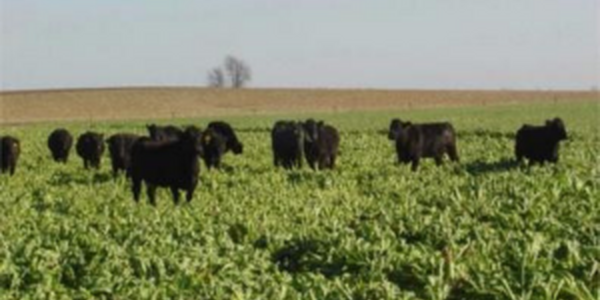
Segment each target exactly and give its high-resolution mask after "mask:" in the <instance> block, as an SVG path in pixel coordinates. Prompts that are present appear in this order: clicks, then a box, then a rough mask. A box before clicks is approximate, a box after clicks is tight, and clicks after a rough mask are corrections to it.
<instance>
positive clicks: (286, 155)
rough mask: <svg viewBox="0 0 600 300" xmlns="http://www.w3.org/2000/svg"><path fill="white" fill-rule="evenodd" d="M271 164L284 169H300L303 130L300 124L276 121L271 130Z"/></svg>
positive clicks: (302, 151)
mask: <svg viewBox="0 0 600 300" xmlns="http://www.w3.org/2000/svg"><path fill="white" fill-rule="evenodd" d="M271 147H272V150H273V164H274V165H275V167H279V166H281V167H283V168H285V169H292V168H294V167H296V168H302V160H303V159H304V157H303V156H304V128H302V123H299V122H294V121H278V122H276V123H275V125H274V126H273V129H272V130H271Z"/></svg>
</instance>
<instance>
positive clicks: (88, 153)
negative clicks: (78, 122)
mask: <svg viewBox="0 0 600 300" xmlns="http://www.w3.org/2000/svg"><path fill="white" fill-rule="evenodd" d="M75 148H76V150H77V155H79V157H81V158H82V159H83V167H84V168H86V169H88V168H90V167H92V168H96V169H100V162H101V160H102V154H104V135H103V134H100V133H96V132H91V131H88V132H86V133H84V134H82V135H80V136H79V138H78V139H77V144H76V145H75Z"/></svg>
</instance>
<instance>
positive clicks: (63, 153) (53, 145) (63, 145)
mask: <svg viewBox="0 0 600 300" xmlns="http://www.w3.org/2000/svg"><path fill="white" fill-rule="evenodd" d="M72 146H73V136H72V135H71V133H69V131H67V130H66V129H64V128H59V129H56V130H54V131H52V133H51V134H50V136H48V148H50V152H52V158H53V159H54V161H56V162H62V163H66V162H67V160H68V159H69V152H70V151H71V147H72Z"/></svg>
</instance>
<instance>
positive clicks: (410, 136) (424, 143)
mask: <svg viewBox="0 0 600 300" xmlns="http://www.w3.org/2000/svg"><path fill="white" fill-rule="evenodd" d="M388 138H389V139H390V140H394V141H395V142H396V154H397V156H398V162H399V163H412V165H411V169H412V170H413V171H416V170H417V168H418V167H419V161H420V159H421V158H426V157H430V158H433V159H434V160H435V163H436V165H438V166H439V165H441V164H442V162H443V157H444V154H448V156H449V157H450V160H452V161H458V160H459V157H458V151H457V148H456V133H455V131H454V127H453V126H452V124H450V123H448V122H444V123H424V124H412V123H410V122H402V121H401V120H400V119H393V120H392V122H391V124H390V129H389V133H388Z"/></svg>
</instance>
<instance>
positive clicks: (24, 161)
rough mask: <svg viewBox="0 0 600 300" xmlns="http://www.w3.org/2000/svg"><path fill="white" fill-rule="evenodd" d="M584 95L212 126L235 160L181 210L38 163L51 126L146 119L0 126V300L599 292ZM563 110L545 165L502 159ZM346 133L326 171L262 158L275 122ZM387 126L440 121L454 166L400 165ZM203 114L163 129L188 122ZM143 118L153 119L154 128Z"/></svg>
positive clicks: (596, 208) (73, 163) (112, 128)
mask: <svg viewBox="0 0 600 300" xmlns="http://www.w3.org/2000/svg"><path fill="white" fill-rule="evenodd" d="M598 113H599V107H598V103H597V102H581V103H551V104H550V103H546V104H544V103H537V104H523V105H507V106H489V107H463V108H446V109H444V108H436V109H422V110H412V111H389V112H345V113H338V114H311V115H309V114H296V115H287V116H285V115H278V116H275V115H273V116H268V117H232V118H225V120H227V121H229V122H231V124H232V125H233V126H234V127H235V128H236V129H238V131H239V133H238V137H239V138H240V139H241V141H242V142H243V143H244V146H245V147H244V154H242V155H240V156H233V155H231V154H228V155H227V156H225V158H224V164H225V165H226V166H225V167H224V169H223V170H221V171H211V172H207V171H206V169H205V168H204V167H203V169H202V170H201V180H200V184H199V187H198V189H197V190H196V194H195V197H194V199H193V201H192V202H191V203H190V204H183V205H180V206H178V207H175V206H174V205H173V203H172V201H171V197H170V193H169V192H168V191H167V190H162V189H161V190H159V191H158V194H157V195H158V198H157V202H158V205H157V207H152V206H150V205H149V204H148V203H147V198H146V196H145V194H144V195H143V197H142V201H141V202H140V203H138V204H136V203H135V202H134V201H133V197H132V194H131V191H130V186H129V183H128V182H127V180H126V179H125V178H124V177H123V176H121V177H118V178H113V177H112V174H111V172H110V162H109V159H108V155H106V154H105V156H104V158H103V162H102V168H101V170H100V171H84V169H83V166H82V162H81V160H80V158H78V157H76V155H75V153H74V151H72V152H71V157H70V160H69V162H68V164H66V165H59V164H56V163H54V162H52V161H51V159H50V153H49V151H48V149H47V147H46V138H47V136H48V134H49V133H50V132H51V131H52V130H53V129H54V128H57V127H66V128H67V129H69V130H70V131H71V132H72V133H74V134H75V135H79V134H80V133H82V132H84V131H85V130H88V129H93V130H96V131H99V132H103V133H105V136H108V135H110V134H112V133H116V132H123V131H126V132H137V133H145V128H144V125H145V124H146V122H141V121H132V122H110V123H102V122H95V123H91V124H90V123H62V124H59V123H47V124H38V125H27V126H17V127H4V128H2V129H1V134H11V135H14V136H16V137H18V138H20V140H21V145H22V153H21V160H20V161H19V165H18V168H17V173H16V174H15V176H14V177H9V176H6V175H2V176H0V212H1V213H0V299H67V298H79V299H87V298H96V299H167V298H174V299H521V300H525V299H590V300H591V299H600V192H599V191H600V189H599V187H600V183H599V179H600V177H599V176H600V175H599V159H598V149H599V143H600V138H599V135H598V128H599V125H600V124H599V123H598V122H599V121H598V120H599V118H598ZM556 116H559V117H561V118H562V119H563V120H564V121H565V124H566V127H567V131H568V134H569V140H567V141H565V142H563V143H562V144H561V160H560V162H559V163H558V164H557V165H546V166H542V167H540V166H533V167H526V166H520V165H516V164H515V163H514V162H513V159H514V154H513V146H514V133H515V132H516V130H517V129H518V128H519V127H520V126H521V125H522V124H523V123H531V124H542V123H543V122H544V121H545V120H546V119H549V118H554V117H556ZM307 117H315V118H319V119H324V120H325V121H327V122H328V123H329V124H333V125H335V126H336V127H337V128H338V129H339V130H340V131H341V154H340V157H339V164H338V168H337V169H336V170H334V171H327V172H313V171H311V170H309V169H308V168H307V167H306V166H305V168H304V169H302V170H297V171H284V170H281V169H275V168H274V167H273V165H272V154H271V149H270V135H269V129H270V127H271V126H272V124H273V122H274V121H275V120H278V119H286V118H292V119H305V118H307ZM393 117H399V118H401V119H404V120H411V121H413V122H425V121H442V120H446V121H451V122H453V124H454V126H455V128H456V129H457V131H458V148H459V154H460V156H461V162H460V164H451V163H449V162H448V161H447V160H446V161H445V162H446V163H445V165H444V166H443V167H439V168H438V167H436V166H435V164H434V163H433V162H432V161H431V160H425V161H424V162H423V163H422V166H421V168H420V169H419V171H418V172H417V173H412V172H411V171H410V167H409V166H398V165H396V164H395V153H394V148H393V145H392V142H391V141H389V140H388V139H387V136H386V135H385V131H386V130H387V127H388V125H389V121H390V119H391V118H393ZM207 121H208V119H183V120H181V119H178V120H174V121H169V122H160V123H161V124H162V123H175V124H180V125H184V124H196V125H199V126H201V127H204V126H205V125H206V124H207ZM149 122H150V121H149Z"/></svg>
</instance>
